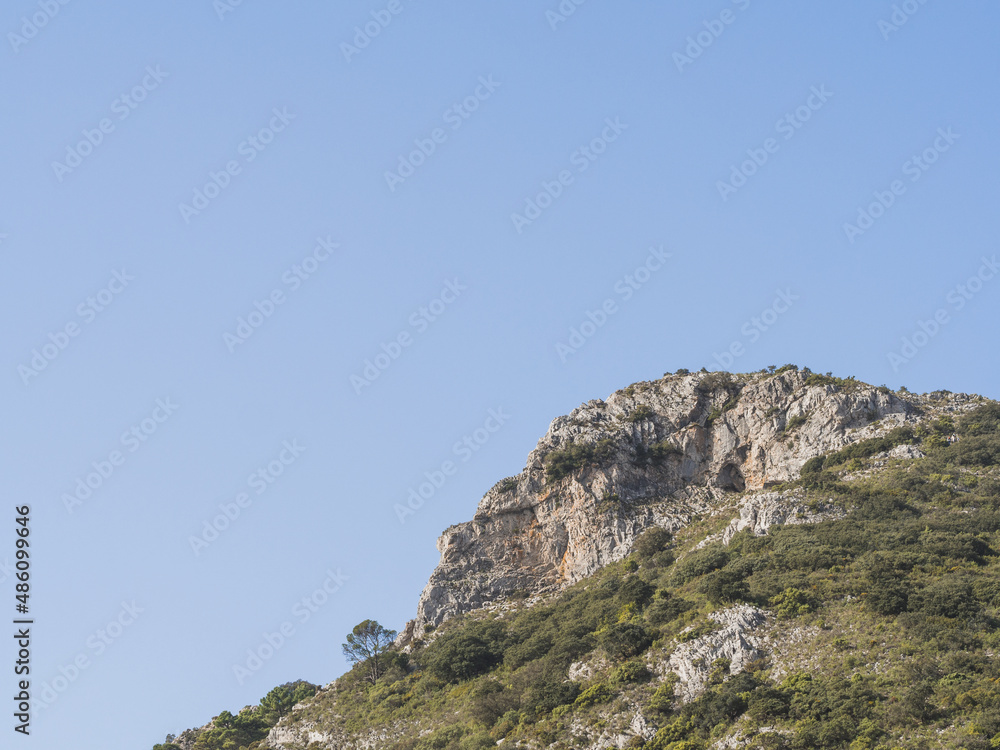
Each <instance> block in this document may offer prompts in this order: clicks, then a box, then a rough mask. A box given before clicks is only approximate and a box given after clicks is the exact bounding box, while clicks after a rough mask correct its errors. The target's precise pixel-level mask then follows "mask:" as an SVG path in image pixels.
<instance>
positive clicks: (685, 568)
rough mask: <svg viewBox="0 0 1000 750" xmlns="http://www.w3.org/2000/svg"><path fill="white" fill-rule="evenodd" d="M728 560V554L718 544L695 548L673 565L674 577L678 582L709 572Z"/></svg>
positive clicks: (685, 581) (720, 566)
mask: <svg viewBox="0 0 1000 750" xmlns="http://www.w3.org/2000/svg"><path fill="white" fill-rule="evenodd" d="M728 562H729V554H728V553H727V552H726V550H725V549H723V548H722V547H721V546H720V545H717V544H715V545H711V546H709V547H705V548H704V549H700V550H696V551H695V552H692V553H691V554H689V555H688V556H687V557H685V558H684V559H683V560H681V561H680V562H678V563H676V564H675V565H674V577H675V579H676V580H677V582H678V583H679V584H684V583H687V582H688V581H691V580H693V579H695V578H697V577H698V576H703V575H705V574H706V573H711V572H712V571H713V570H717V569H719V568H722V567H724V566H725V565H726V564H727V563H728Z"/></svg>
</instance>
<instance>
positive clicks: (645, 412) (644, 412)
mask: <svg viewBox="0 0 1000 750" xmlns="http://www.w3.org/2000/svg"><path fill="white" fill-rule="evenodd" d="M654 416H656V415H655V413H654V412H653V410H652V409H650V408H649V407H648V406H646V405H641V406H637V407H635V408H634V409H633V410H632V411H631V412H630V413H629V414H628V416H626V417H625V421H626V422H631V423H633V424H635V423H636V422H645V421H647V420H650V419H652V418H653V417H654Z"/></svg>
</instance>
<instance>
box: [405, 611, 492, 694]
mask: <svg viewBox="0 0 1000 750" xmlns="http://www.w3.org/2000/svg"><path fill="white" fill-rule="evenodd" d="M505 640H506V629H505V627H504V625H503V623H501V622H496V621H481V622H471V623H469V624H467V625H466V626H465V627H463V628H460V629H456V630H452V631H450V632H448V633H445V634H444V635H442V636H440V637H439V638H438V639H437V640H435V641H434V642H433V643H432V644H431V645H430V646H428V647H427V648H426V649H425V650H424V653H423V655H422V656H421V660H420V661H421V664H422V665H423V667H424V669H426V670H427V671H428V672H430V673H431V674H432V675H434V676H435V677H438V678H439V679H442V680H444V681H446V682H459V681H461V680H468V679H471V678H472V677H475V676H476V675H479V674H482V673H483V672H486V671H487V670H489V669H491V668H492V667H494V666H496V665H497V664H499V663H500V661H501V660H502V659H503V654H504V650H505V648H504V647H505V645H506V644H505Z"/></svg>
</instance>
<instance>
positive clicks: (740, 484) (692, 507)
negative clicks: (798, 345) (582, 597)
mask: <svg viewBox="0 0 1000 750" xmlns="http://www.w3.org/2000/svg"><path fill="white" fill-rule="evenodd" d="M963 398H964V399H965V400H967V401H970V402H971V399H970V398H969V397H963V396H961V395H957V396H955V395H952V396H950V400H949V402H948V403H949V404H955V403H957V404H959V407H957V408H961V405H962V404H963ZM932 401H933V396H924V397H917V396H915V395H914V394H910V393H908V392H905V391H904V392H901V393H896V392H893V391H891V390H889V389H888V388H886V387H884V386H881V387H874V386H871V385H868V384H866V383H862V382H860V381H857V380H855V379H853V378H848V379H842V378H835V377H832V376H829V375H820V374H816V373H812V372H810V371H809V370H808V369H798V368H796V367H794V366H786V367H782V368H780V369H778V370H777V371H774V372H769V371H764V372H759V373H752V374H743V375H730V374H729V373H726V372H714V373H707V372H701V373H688V372H687V371H680V372H679V373H677V374H668V375H666V376H664V377H663V378H662V379H660V380H657V381H651V382H648V381H647V382H640V383H635V384H633V385H630V386H628V387H627V388H624V389H622V390H619V391H616V392H615V393H613V394H612V395H611V396H609V397H608V398H607V399H606V400H600V399H594V400H591V401H588V402H587V403H585V404H583V405H581V406H580V407H578V408H576V409H574V410H573V411H572V412H570V414H568V415H566V416H562V417H557V418H556V419H554V420H553V421H552V423H551V425H550V427H549V429H548V431H547V432H546V434H545V435H544V436H543V437H542V438H541V439H540V440H539V441H538V444H537V446H536V447H535V449H534V450H533V451H531V453H530V454H529V455H528V460H527V463H526V465H525V467H524V469H523V470H522V471H521V473H520V474H518V475H517V476H515V477H510V478H508V479H505V480H503V481H501V482H498V483H497V484H496V485H495V486H494V487H493V488H491V489H490V490H489V491H488V492H487V493H486V494H485V495H484V496H483V498H482V499H481V500H480V502H479V505H478V507H477V509H476V512H475V515H474V517H473V519H472V520H471V521H469V522H466V523H461V524H458V525H455V526H452V527H450V528H448V529H447V530H445V532H444V533H443V534H442V535H441V537H440V538H439V540H438V545H437V546H438V550H439V551H440V552H441V561H440V563H439V564H438V566H437V568H436V569H435V570H434V572H433V573H432V575H431V577H430V580H429V581H428V583H427V585H426V587H425V588H424V591H423V593H422V595H421V597H420V601H419V604H418V610H417V617H416V619H415V620H412V621H411V622H410V623H408V624H407V626H406V628H405V629H404V631H403V633H402V634H401V635H400V639H399V642H400V644H401V645H406V644H408V643H409V642H411V641H412V640H413V639H415V638H420V637H421V636H422V635H423V634H424V633H425V631H426V630H427V629H428V626H436V625H438V624H440V623H441V622H442V621H444V620H445V619H447V618H449V617H452V616H454V615H458V614H461V613H464V612H468V611H471V610H474V609H478V608H480V607H483V606H487V605H492V604H495V603H497V602H500V601H502V600H504V599H506V598H508V597H512V596H516V597H523V596H533V595H539V594H545V593H547V592H551V591H556V590H558V589H560V588H561V587H563V586H566V585H568V584H571V583H573V582H575V581H577V580H579V579H581V578H583V577H586V576H588V575H590V574H592V573H593V572H595V571H596V570H598V569H599V568H601V567H603V566H604V565H606V564H608V563H610V562H613V561H615V560H620V559H622V558H623V557H625V556H626V555H627V554H628V553H629V552H630V550H631V548H632V545H633V543H634V542H635V539H636V538H637V537H638V535H639V534H641V533H642V532H643V531H644V530H646V529H647V528H649V527H650V526H654V525H655V526H660V527H663V528H666V529H668V530H671V531H673V530H676V529H678V528H680V527H682V526H684V525H686V524H688V523H690V521H691V519H692V518H693V517H694V516H696V515H698V514H700V513H704V512H706V511H707V510H709V509H710V508H711V507H713V506H714V505H717V504H718V503H719V502H720V501H725V500H726V498H727V497H728V496H734V493H743V492H754V491H762V490H765V489H767V488H770V487H774V486H775V485H779V484H780V483H782V482H787V481H791V480H794V479H796V478H797V477H798V475H799V470H800V469H801V468H802V466H803V464H804V463H805V462H806V461H808V460H809V459H810V458H813V457H815V456H819V455H821V454H824V453H826V452H829V451H833V450H837V449H840V448H842V447H844V446H845V445H847V444H849V443H852V442H856V441H859V440H865V439H868V438H873V437H878V436H880V435H882V434H884V433H886V432H888V431H889V430H891V429H893V428H895V427H899V426H901V425H903V424H907V423H917V422H919V421H921V420H922V419H926V418H927V414H928V413H929V412H928V410H927V408H926V406H927V405H928V404H930V403H931V402H932ZM949 408H952V409H954V408H956V407H955V406H954V405H952V406H950V407H949Z"/></svg>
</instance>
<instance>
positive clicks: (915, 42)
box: [0, 0, 1000, 750]
mask: <svg viewBox="0 0 1000 750" xmlns="http://www.w3.org/2000/svg"><path fill="white" fill-rule="evenodd" d="M560 8H563V10H564V11H565V10H572V13H566V14H563V13H562V12H560ZM909 11H912V12H909ZM33 19H34V20H33ZM42 22H43V23H42ZM998 24H1000V10H998V9H997V7H996V4H995V3H989V2H986V0H979V1H973V0H969V1H960V2H953V3H944V2H941V1H940V0H928V1H927V2H924V3H920V2H917V0H909V2H905V3H897V4H895V5H894V4H893V3H892V2H888V1H885V2H883V1H882V0H879V1H878V2H873V3H860V2H850V3H838V4H820V5H817V4H801V5H794V6H793V5H791V4H785V5H783V6H782V7H775V6H774V5H773V4H772V5H768V4H765V3H760V2H758V1H757V0H736V1H735V2H724V1H721V0H716V1H715V2H711V3H707V4H706V3H685V4H680V5H677V4H670V5H669V6H666V7H661V6H659V5H653V4H649V3H617V4H612V3H607V2H600V1H599V0H589V1H588V2H583V3H582V4H580V5H575V4H573V3H571V2H563V3H562V5H561V6H560V4H559V3H558V2H556V0H552V1H551V2H547V3H529V2H524V1H522V0H514V1H513V2H507V3H473V4H470V3H457V2H440V3H436V4H429V3H416V2H408V1H407V0H392V2H389V1H388V0H386V1H385V2H363V3H354V4H349V5H343V4H337V5H327V4H320V3H313V2H298V3H290V4H285V5H280V6H278V5H275V4H267V3H264V2H260V0H256V1H254V0H246V1H245V2H242V3H241V4H239V5H235V4H230V3H229V2H227V1H226V0H218V2H215V3H213V2H212V1H211V0H198V2H193V3H185V4H182V6H181V7H178V5H177V4H175V3H166V2H152V3H141V4H136V3H125V2H121V1H120V0H109V2H105V3H102V4H93V3H83V2H67V3H66V4H64V5H63V4H60V3H59V2H57V1H56V0H41V2H37V1H36V2H28V1H27V0H16V2H14V3H11V4H8V5H7V6H6V7H5V9H4V11H3V13H2V14H0V30H2V31H3V33H4V39H5V44H6V47H5V48H4V49H0V57H2V58H3V59H4V63H3V65H2V66H0V86H2V90H3V91H4V92H5V94H6V97H5V99H6V104H5V106H4V107H3V108H2V109H0V127H2V129H3V133H4V134H5V138H4V139H3V141H2V143H0V150H2V154H3V163H4V165H5V170H4V179H3V180H2V182H0V191H2V193H0V198H2V201H0V264H2V268H3V272H2V273H0V305H2V311H3V318H4V321H5V324H4V326H3V334H2V356H3V370H4V372H6V376H5V379H4V380H3V383H2V393H3V395H2V399H0V409H2V411H0V419H2V422H3V425H4V429H3V431H2V440H3V444H2V451H0V455H2V459H0V461H2V464H0V465H2V469H3V475H4V478H5V484H6V486H7V492H6V493H5V497H7V503H6V506H5V509H4V513H3V514H0V516H2V517H5V518H6V519H7V521H6V522H5V523H6V529H7V530H6V531H5V530H4V529H3V526H2V525H0V540H6V541H0V561H2V562H4V564H5V568H4V570H0V579H2V581H0V615H2V617H3V618H4V619H6V618H7V617H8V615H13V611H14V593H15V589H14V584H15V581H14V579H13V577H12V576H11V575H9V574H8V573H7V570H6V565H7V564H9V563H10V562H13V557H14V541H13V540H14V538H15V537H14V534H15V522H14V516H15V511H14V508H15V507H17V506H20V505H25V504H27V505H30V506H31V509H32V510H31V516H32V522H31V528H32V531H31V540H32V547H31V551H32V555H33V557H32V576H33V577H32V598H31V615H32V616H33V617H34V618H35V625H34V626H33V627H34V630H33V653H32V675H31V677H32V685H33V691H34V692H35V695H36V697H39V698H41V697H43V692H42V686H43V685H44V684H48V685H49V686H50V687H51V686H53V684H54V683H55V684H56V685H57V686H59V687H64V689H62V690H59V691H55V688H53V693H49V694H48V695H49V696H50V697H54V700H51V701H48V703H47V705H45V706H42V707H39V709H38V710H37V711H36V712H35V714H34V716H33V719H32V735H31V736H30V737H29V738H28V739H26V740H25V739H24V738H18V739H19V741H20V742H21V744H23V745H25V746H27V747H35V748H46V749H47V748H53V747H74V748H80V749H81V750H90V749H91V748H93V749H94V750H97V748H101V749H102V750H103V749H104V748H108V747H113V748H123V749H124V748H140V749H144V748H148V747H151V746H152V745H153V744H154V743H156V742H162V741H163V738H164V735H165V734H166V733H168V732H173V733H177V732H179V731H180V730H182V729H184V728H187V727H190V726H200V725H202V724H204V723H206V722H207V721H208V720H209V719H210V718H211V717H212V716H214V715H216V714H217V713H218V712H220V711H221V710H223V709H228V710H231V711H237V710H238V709H240V708H241V707H243V706H244V705H247V704H250V703H255V702H256V701H258V700H259V699H260V698H261V697H262V696H263V695H265V694H266V693H267V692H268V691H269V690H270V689H271V688H272V687H274V686H275V685H278V684H281V683H284V682H288V681H290V680H295V679H299V678H302V679H306V680H310V681H312V682H315V683H321V684H325V683H327V682H329V681H331V680H333V679H334V678H336V677H337V676H338V675H339V674H341V673H342V672H343V671H344V670H345V668H346V664H345V661H344V658H343V656H342V655H341V651H340V644H341V643H342V641H343V637H344V635H345V634H346V633H347V632H349V631H350V629H351V628H352V627H353V626H354V625H355V624H356V623H358V622H360V621H361V620H363V619H366V618H374V619H377V620H379V621H380V622H382V623H383V624H384V625H386V626H387V627H392V628H395V629H399V628H401V627H402V626H403V624H404V623H405V621H406V620H407V619H409V618H410V617H412V616H413V614H414V613H415V608H416V602H417V598H418V596H419V593H420V590H421V588H422V587H423V584H424V583H425V582H426V580H427V577H428V575H429V574H430V572H431V570H432V569H433V567H434V565H435V563H436V561H437V557H438V555H437V552H436V550H435V546H434V544H435V540H436V538H437V536H438V534H439V533H440V532H441V531H442V530H443V529H444V528H446V527H447V526H448V525H450V524H453V523H457V522H460V521H464V520H467V519H469V518H471V516H472V514H473V512H474V509H475V505H476V503H477V501H478V500H479V498H480V497H481V496H482V494H483V493H484V492H485V491H486V490H487V489H489V487H490V486H492V485H493V484H494V483H495V482H496V481H498V480H500V479H502V478H503V477H506V476H509V475H512V474H515V473H517V472H519V471H520V470H521V468H522V467H523V464H524V459H525V457H526V455H527V453H528V452H529V451H530V450H531V449H532V448H533V447H534V445H535V442H536V441H537V439H538V438H539V437H540V436H541V435H542V434H544V432H545V430H546V429H547V426H548V423H549V422H550V421H551V420H552V419H553V418H554V417H556V416H558V415H561V414H565V413H567V412H569V411H570V410H571V409H573V408H574V407H576V406H577V405H579V404H580V403H582V402H584V401H586V400H589V399H591V398H604V397H606V396H607V395H609V394H610V393H611V392H612V391H614V390H616V389H617V388H621V387H623V386H625V385H627V384H629V383H631V382H634V381H638V380H648V379H655V378H658V377H660V376H661V375H662V374H663V373H664V372H668V371H674V370H677V369H678V368H688V369H691V370H697V369H699V368H701V367H707V368H708V369H710V370H714V369H729V370H732V371H741V372H746V371H753V370H758V369H760V368H763V367H766V366H768V365H778V366H780V365H782V364H785V363H795V364H798V365H801V366H809V367H811V368H812V369H813V370H815V371H819V372H826V371H833V372H834V373H835V374H837V375H840V376H849V375H854V376H856V377H858V378H860V379H862V380H865V381H867V382H870V383H873V384H876V385H879V384H883V383H884V384H886V385H889V386H891V387H893V388H898V387H900V386H906V387H908V388H909V389H910V390H913V391H929V390H935V389H941V388H946V389H948V390H952V391H956V392H959V391H960V392H970V393H982V394H983V395H986V396H989V397H992V398H997V397H1000V388H998V381H997V375H996V373H997V366H998V364H1000V355H998V348H997V338H996V321H997V319H998V312H1000V303H998V299H1000V291H998V290H1000V275H998V272H1000V268H998V267H997V260H996V258H997V254H998V251H1000V248H998V243H997V226H996V224H997V216H998V213H997V210H996V205H997V198H998V190H997V168H998V165H1000V145H998V140H997V137H996V133H997V132H998V128H1000V107H998V104H997V96H996V81H997V80H998V73H1000V70H998V62H1000V52H998V48H997V45H996V41H995V29H996V28H997V26H998ZM375 32H377V33H375ZM446 462H450V466H451V469H449V470H448V472H447V475H446V474H445V470H444V466H445V464H446ZM428 475H429V476H428ZM436 479H437V480H440V481H438V482H437V484H440V486H439V487H438V486H435V487H434V488H433V492H432V493H431V494H430V496H429V497H428V498H427V499H426V500H425V502H424V504H423V506H422V507H421V508H420V510H419V511H418V512H416V513H414V514H412V515H408V514H407V515H404V516H403V517H402V519H401V518H400V514H399V513H398V512H397V510H395V508H396V506H398V505H400V504H405V503H406V500H407V497H408V496H409V495H410V493H411V491H419V487H420V485H421V483H425V482H430V483H432V484H434V483H435V480H436ZM88 480H89V482H90V486H88ZM95 485H96V486H95ZM220 518H221V519H222V520H219V519H220ZM219 527H223V528H222V530H220V529H219ZM213 532H214V535H213ZM11 619H13V618H12V617H11ZM126 623H127V624H126ZM282 628H284V629H285V631H287V632H286V634H285V635H281V634H282V632H283V631H282ZM102 633H103V635H102ZM275 633H277V634H278V635H280V636H281V639H283V640H282V643H281V645H280V646H279V647H277V648H276V649H273V651H274V653H273V654H272V655H271V656H270V658H267V659H264V660H261V662H260V663H259V668H255V669H251V667H252V666H253V665H252V664H249V665H248V658H249V657H248V655H247V652H248V650H250V651H257V652H258V653H259V652H260V651H261V646H262V644H267V643H268V640H269V639H271V640H274V641H277V638H276V637H275V636H274V634H275ZM7 641H8V644H7V646H5V647H4V648H5V649H6V651H4V652H3V653H4V654H5V655H6V656H5V657H4V658H5V661H4V663H5V664H10V663H12V662H13V659H14V658H16V657H15V652H14V650H13V648H12V647H11V646H12V644H11V643H10V642H9V641H10V639H9V638H8V639H7ZM263 651H264V653H266V652H267V649H264V650H263ZM7 657H9V660H8V658H7ZM81 657H82V658H83V661H84V662H86V666H85V667H76V666H74V665H75V664H76V662H77V660H79V659H80V658H81ZM251 661H252V660H251ZM81 663H82V662H81ZM237 668H238V669H237ZM74 669H76V672H74ZM241 670H242V671H241ZM2 674H3V675H4V677H3V678H2V680H0V687H2V688H3V690H4V692H7V691H8V690H10V689H13V688H14V686H15V685H14V676H13V674H12V673H11V670H10V669H9V668H7V667H4V668H3V669H2ZM59 678H62V679H61V681H58V682H56V681H57V680H58V679H59ZM8 713H9V712H8ZM9 724H11V719H10V718H9V717H8V721H7V722H6V724H5V726H4V727H0V733H2V735H0V736H4V737H5V738H6V737H9V736H10V735H11V734H13V730H12V727H10V726H7V725H9ZM7 741H8V740H7V739H4V740H3V743H2V744H4V746H6V743H7Z"/></svg>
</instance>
